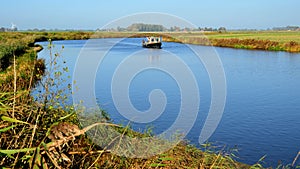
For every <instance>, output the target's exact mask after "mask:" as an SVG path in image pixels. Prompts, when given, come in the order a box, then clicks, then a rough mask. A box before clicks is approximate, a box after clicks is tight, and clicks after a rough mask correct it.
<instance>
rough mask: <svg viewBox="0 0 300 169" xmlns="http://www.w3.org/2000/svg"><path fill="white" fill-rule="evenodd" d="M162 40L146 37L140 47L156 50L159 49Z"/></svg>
mask: <svg viewBox="0 0 300 169" xmlns="http://www.w3.org/2000/svg"><path fill="white" fill-rule="evenodd" d="M161 42H162V38H161V37H154V36H151V37H147V40H146V41H145V40H143V42H142V46H143V47H144V48H156V49H161V45H162V43H161Z"/></svg>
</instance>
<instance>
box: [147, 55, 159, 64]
mask: <svg viewBox="0 0 300 169" xmlns="http://www.w3.org/2000/svg"><path fill="white" fill-rule="evenodd" d="M148 60H149V63H151V64H153V65H157V64H159V55H149V56H148Z"/></svg>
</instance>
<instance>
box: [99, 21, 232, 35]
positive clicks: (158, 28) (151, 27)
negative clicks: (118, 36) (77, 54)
mask: <svg viewBox="0 0 300 169" xmlns="http://www.w3.org/2000/svg"><path fill="white" fill-rule="evenodd" d="M97 31H111V32H114V31H119V32H122V31H132V32H162V31H167V32H180V31H183V32H191V31H216V32H220V33H221V32H226V31H227V30H226V28H225V27H219V28H211V27H204V28H201V27H199V28H187V27H185V28H181V27H178V26H172V27H170V28H166V27H164V26H163V25H156V24H144V23H134V24H132V25H130V26H128V27H127V28H123V27H120V26H118V27H117V28H116V29H115V28H109V29H98V30H97Z"/></svg>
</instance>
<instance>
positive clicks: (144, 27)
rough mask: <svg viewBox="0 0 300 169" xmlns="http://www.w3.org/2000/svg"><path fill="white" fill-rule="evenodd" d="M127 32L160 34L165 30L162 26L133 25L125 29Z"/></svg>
mask: <svg viewBox="0 0 300 169" xmlns="http://www.w3.org/2000/svg"><path fill="white" fill-rule="evenodd" d="M126 30H127V31H138V32H161V31H164V30H166V28H164V27H163V26H162V25H154V24H143V23H135V24H132V25H130V26H128V27H127V29H126Z"/></svg>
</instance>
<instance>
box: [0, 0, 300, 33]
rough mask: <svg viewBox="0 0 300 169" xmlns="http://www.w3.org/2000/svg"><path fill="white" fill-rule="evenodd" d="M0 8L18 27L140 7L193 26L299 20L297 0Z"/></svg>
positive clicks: (153, 0)
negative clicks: (175, 17) (167, 15)
mask: <svg viewBox="0 0 300 169" xmlns="http://www.w3.org/2000/svg"><path fill="white" fill-rule="evenodd" d="M0 8H1V9H0V27H10V26H11V23H14V24H16V25H17V27H18V28H19V29H29V28H39V29H42V28H45V29H54V28H59V29H96V28H100V27H102V26H103V25H105V24H106V23H108V22H110V21H112V20H115V19H118V18H120V17H123V16H126V15H130V14H134V13H140V12H162V13H167V14H172V15H176V16H179V17H181V18H184V19H186V20H188V21H190V22H191V23H193V24H195V25H197V26H198V27H220V26H225V27H226V28H231V29H237V28H256V29H265V28H272V27H276V26H287V25H296V26H300V13H299V9H300V1H299V0H251V1H250V0H206V1H203V0H198V1H196V0H194V1H192V0H180V1H179V0H109V1H101V0H48V1H37V0H26V1H22V0H2V1H1V6H0ZM179 26H180V25H179Z"/></svg>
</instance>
